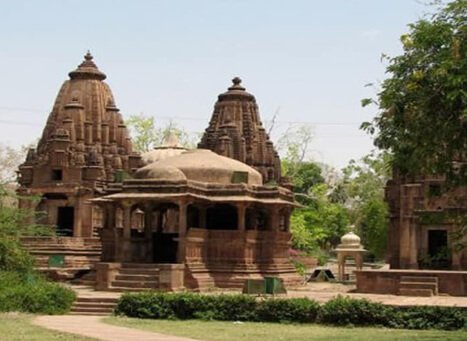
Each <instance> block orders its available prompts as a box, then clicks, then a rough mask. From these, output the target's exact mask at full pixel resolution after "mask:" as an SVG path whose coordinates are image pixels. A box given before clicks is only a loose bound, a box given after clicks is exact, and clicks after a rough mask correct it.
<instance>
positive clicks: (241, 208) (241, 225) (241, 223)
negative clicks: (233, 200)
mask: <svg viewBox="0 0 467 341" xmlns="http://www.w3.org/2000/svg"><path fill="white" fill-rule="evenodd" d="M245 213H246V206H245V204H244V203H240V204H238V205H237V215H238V220H237V221H238V224H237V229H238V230H239V231H245Z"/></svg>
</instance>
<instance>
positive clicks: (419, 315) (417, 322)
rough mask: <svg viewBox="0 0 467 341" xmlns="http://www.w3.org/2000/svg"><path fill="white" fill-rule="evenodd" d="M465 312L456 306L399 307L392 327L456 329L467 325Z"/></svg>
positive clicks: (390, 322)
mask: <svg viewBox="0 0 467 341" xmlns="http://www.w3.org/2000/svg"><path fill="white" fill-rule="evenodd" d="M466 322H467V321H466V316H465V313H464V312H463V311H462V310H461V309H459V308H456V307H431V306H416V307H409V308H399V309H398V311H397V312H396V316H395V317H394V318H393V319H391V321H389V326H390V327H395V328H405V329H443V330H456V329H461V328H464V327H465V326H466Z"/></svg>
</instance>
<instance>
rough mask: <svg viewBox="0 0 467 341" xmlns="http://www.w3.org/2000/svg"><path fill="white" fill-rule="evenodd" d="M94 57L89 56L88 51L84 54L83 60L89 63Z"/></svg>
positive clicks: (89, 52)
mask: <svg viewBox="0 0 467 341" xmlns="http://www.w3.org/2000/svg"><path fill="white" fill-rule="evenodd" d="M93 58H94V57H93V56H92V54H91V51H89V50H88V52H87V53H86V54H85V56H84V59H86V60H87V61H90V60H92V59H93Z"/></svg>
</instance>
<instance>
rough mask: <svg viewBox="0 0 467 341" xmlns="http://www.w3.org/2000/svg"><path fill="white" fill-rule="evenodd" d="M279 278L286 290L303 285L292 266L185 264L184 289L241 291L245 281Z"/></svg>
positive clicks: (301, 279) (300, 277) (302, 280)
mask: <svg viewBox="0 0 467 341" xmlns="http://www.w3.org/2000/svg"><path fill="white" fill-rule="evenodd" d="M264 277H277V278H280V279H281V280H282V282H283V284H284V286H285V287H286V288H292V287H297V286H300V285H303V283H304V279H303V278H302V276H300V275H299V274H298V273H297V271H296V270H295V267H294V266H293V265H292V264H267V265H261V264H230V265H229V264H203V263H198V264H187V265H186V270H185V287H186V288H187V289H191V290H199V291H203V290H209V289H210V288H223V289H242V288H243V285H244V283H245V281H246V280H247V279H261V278H264Z"/></svg>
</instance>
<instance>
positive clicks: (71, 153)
mask: <svg viewBox="0 0 467 341" xmlns="http://www.w3.org/2000/svg"><path fill="white" fill-rule="evenodd" d="M69 77H70V79H69V80H66V81H65V82H64V83H63V85H62V87H61V88H60V91H59V93H58V95H57V98H56V100H55V103H54V106H53V108H52V112H51V113H50V114H49V117H48V119H47V123H46V125H45V128H44V130H43V132H42V137H41V138H40V140H39V142H38V144H37V147H36V148H35V149H30V150H29V152H28V155H27V158H26V161H25V162H24V163H23V164H22V165H21V166H20V167H19V179H18V180H19V184H20V188H19V190H18V193H19V194H20V195H21V196H40V197H41V200H40V202H39V203H36V202H34V201H31V200H20V207H30V208H34V209H36V210H37V211H40V212H44V213H45V214H44V215H43V219H42V221H41V223H45V224H48V225H50V226H55V227H56V231H57V234H58V235H62V236H73V237H92V236H93V234H94V232H95V231H94V227H98V226H100V220H101V217H100V212H99V211H96V212H93V211H92V207H91V206H90V205H87V204H86V202H87V200H89V199H92V198H94V197H96V196H99V195H100V194H101V193H102V191H103V190H104V188H105V187H106V185H107V184H108V183H111V182H114V181H118V180H119V179H121V178H122V177H123V174H125V173H131V172H132V171H133V169H136V168H137V167H138V164H139V160H140V157H139V155H137V154H136V153H134V152H133V151H132V143H131V139H130V136H129V134H128V130H127V128H126V126H125V124H124V123H123V118H122V115H121V114H120V112H119V109H118V108H117V107H116V105H115V100H114V97H113V95H112V91H111V90H110V87H109V86H108V85H107V84H106V83H105V82H104V80H105V79H106V75H105V74H104V73H103V72H101V71H100V70H99V69H98V68H97V66H96V64H95V63H94V61H93V56H92V55H91V54H90V53H89V52H88V53H87V54H86V55H85V56H84V61H83V62H82V63H81V64H80V65H79V66H78V67H77V69H76V70H73V71H71V72H70V73H69Z"/></svg>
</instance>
